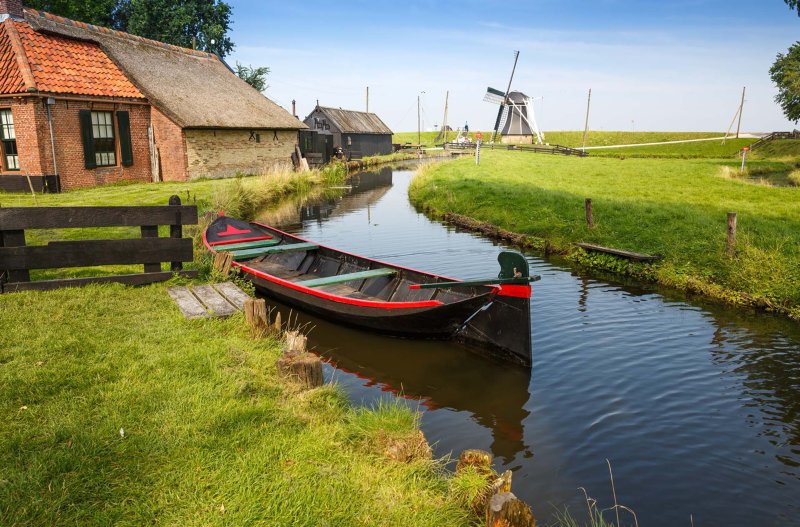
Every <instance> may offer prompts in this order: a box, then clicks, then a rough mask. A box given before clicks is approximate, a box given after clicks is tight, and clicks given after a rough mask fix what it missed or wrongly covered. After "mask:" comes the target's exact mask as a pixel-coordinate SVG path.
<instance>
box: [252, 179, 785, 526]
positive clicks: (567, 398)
mask: <svg viewBox="0 0 800 527" xmlns="http://www.w3.org/2000/svg"><path fill="white" fill-rule="evenodd" d="M412 177H413V167H410V168H406V169H395V170H392V169H389V168H383V169H381V170H376V171H374V172H367V173H362V174H359V175H358V176H356V177H355V178H354V179H353V187H352V189H350V190H346V191H342V192H344V195H342V196H338V197H329V198H325V199H320V200H317V201H314V202H309V203H299V204H296V205H289V206H288V207H287V206H284V207H282V209H281V210H280V211H272V212H270V211H265V213H264V214H263V216H262V219H263V220H264V221H268V222H275V223H277V224H280V225H281V226H282V227H283V228H285V229H286V230H288V231H289V232H292V233H295V234H298V235H300V236H303V237H307V238H309V239H311V240H314V241H317V242H319V243H322V244H325V245H331V246H334V247H337V248H340V249H343V250H346V251H350V252H354V253H358V254H362V255H365V256H369V257H374V258H378V259H381V260H387V261H389V262H392V263H397V264H400V265H405V266H409V267H415V268H419V269H421V270H425V271H430V272H434V273H439V274H443V275H448V276H454V277H458V278H463V279H470V278H480V277H485V276H493V275H495V274H496V273H497V271H498V266H497V261H496V258H497V254H498V252H499V251H500V250H501V248H502V246H500V245H498V244H497V243H495V242H493V241H491V240H488V239H485V238H483V237H480V236H476V235H474V234H471V233H467V232H459V231H458V230H456V229H454V228H452V227H450V226H447V225H443V224H441V223H438V222H435V221H431V220H430V219H429V218H427V217H426V216H425V215H424V214H422V213H419V212H417V211H416V210H415V209H414V207H413V206H412V205H411V204H410V203H409V201H408V194H407V189H408V184H409V182H410V180H411V178H412ZM527 258H528V260H529V262H530V265H531V272H532V273H535V274H539V275H541V276H542V280H541V281H540V282H537V283H535V284H534V296H533V309H532V321H531V324H532V331H533V367H532V369H531V370H530V371H527V370H525V369H520V368H518V367H513V366H509V365H505V364H500V363H495V362H493V361H491V360H488V359H485V358H483V357H480V356H477V355H475V354H472V353H470V352H468V351H466V350H464V349H462V348H460V347H459V346H458V345H456V344H452V343H444V342H426V341H408V340H400V339H392V338H385V337H380V336H375V335H371V334H367V333H363V332H359V331H355V330H351V329H348V328H343V327H337V326H334V325H331V324H327V323H325V322H324V321H321V320H317V319H314V318H312V317H308V316H305V317H303V316H302V315H301V321H309V322H311V324H312V325H313V327H314V329H313V331H312V332H311V335H310V339H309V340H310V345H311V346H313V347H314V349H315V351H316V352H318V353H320V354H321V355H322V356H324V357H325V359H326V361H327V363H328V365H327V366H326V379H328V380H330V379H332V380H334V381H335V382H337V383H338V384H339V385H341V386H342V387H343V388H344V389H345V390H346V391H347V393H348V394H349V395H350V397H351V399H352V400H353V401H354V402H355V403H358V404H367V405H369V404H373V403H374V402H375V401H376V400H378V399H380V398H382V397H400V398H401V400H404V401H407V403H408V404H409V405H410V406H411V407H412V408H415V409H417V408H418V409H419V410H420V411H421V412H422V418H421V424H422V429H423V431H424V433H425V435H426V437H427V438H428V440H429V441H430V442H431V443H432V444H433V446H434V452H435V454H436V455H438V456H443V455H446V454H448V453H451V452H452V454H453V455H454V456H456V457H457V456H458V454H459V452H460V451H461V450H463V449H467V448H482V449H486V450H489V451H491V452H492V453H493V454H494V456H495V468H496V469H497V470H498V471H502V470H505V469H511V470H513V471H514V484H513V487H514V492H515V493H516V494H517V495H518V496H519V497H520V498H522V499H524V500H526V501H527V502H528V503H530V504H532V506H533V508H534V513H535V514H536V515H537V517H538V518H539V519H540V521H541V520H544V522H545V524H547V523H548V522H549V520H551V519H552V516H553V513H554V512H555V511H556V510H563V508H564V507H565V506H568V507H569V509H570V511H571V512H572V514H573V516H574V517H575V518H576V519H578V520H579V521H580V522H581V523H588V521H586V512H585V511H586V502H585V499H584V496H583V492H582V491H581V490H579V488H581V487H582V488H585V489H586V491H587V492H588V495H589V496H591V497H592V498H594V499H597V500H598V504H599V507H600V508H601V509H602V508H608V507H611V506H612V505H613V504H614V500H613V496H612V490H611V484H610V481H609V472H608V466H607V464H606V460H607V459H608V460H609V461H610V462H611V465H612V467H613V475H614V483H615V485H616V493H617V499H618V502H619V503H620V504H623V505H625V506H627V507H630V508H631V509H633V510H634V511H635V512H636V514H637V516H638V521H639V525H642V526H644V525H647V526H675V525H686V526H690V525H692V522H693V524H694V525H697V526H702V525H705V526H711V525H725V526H726V527H732V526H739V525H741V526H745V525H747V526H753V525H759V526H772V525H775V526H777V525H781V526H787V525H800V326H798V325H797V324H795V323H792V322H790V321H788V320H785V319H781V318H778V317H772V316H769V315H764V314H758V313H752V312H749V311H739V310H732V309H727V308H724V307H720V306H716V305H709V304H705V303H703V302H701V301H696V300H687V299H686V298H684V297H682V296H680V295H678V294H676V293H674V292H669V291H663V290H660V289H658V288H656V287H654V286H649V285H642V284H635V283H626V282H620V281H616V280H614V279H608V278H607V277H605V278H604V277H600V276H594V275H592V274H591V273H587V272H583V271H578V270H576V269H574V268H571V267H570V266H568V265H567V264H566V263H565V262H562V261H558V260H553V259H545V258H543V257H541V256H537V255H527ZM621 518H622V520H623V521H622V523H623V524H631V525H632V524H633V519H632V518H631V517H630V516H626V515H625V514H624V513H623V514H622V516H621ZM626 518H627V519H626ZM606 519H607V520H612V519H613V513H611V512H609V513H607V514H606Z"/></svg>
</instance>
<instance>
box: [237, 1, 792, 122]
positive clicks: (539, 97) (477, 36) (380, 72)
mask: <svg viewBox="0 0 800 527" xmlns="http://www.w3.org/2000/svg"><path fill="white" fill-rule="evenodd" d="M227 1H228V3H229V4H230V5H231V6H232V8H233V16H232V22H233V24H232V32H231V37H232V39H233V41H234V43H235V44H236V48H235V49H234V51H233V52H232V53H231V54H230V55H229V56H228V57H226V60H227V61H228V62H229V63H230V64H231V65H233V64H234V63H235V62H237V61H238V62H240V63H242V64H245V65H253V66H268V67H269V68H270V70H271V71H270V74H269V77H268V84H269V88H267V90H266V91H265V92H264V93H265V95H266V96H268V97H269V98H270V99H272V100H273V101H275V102H276V103H278V104H280V105H281V106H283V107H284V108H286V109H287V110H290V111H291V104H292V100H293V99H294V100H296V101H297V114H298V115H299V116H300V117H301V118H304V117H305V116H306V115H308V114H309V113H310V112H311V110H313V108H314V106H315V105H316V103H317V100H319V103H320V104H321V105H322V106H333V107H342V108H345V109H351V110H362V111H363V110H364V109H365V107H366V88H367V86H369V110H370V111H371V112H375V113H377V114H378V115H379V116H380V117H381V119H383V121H384V122H385V123H386V124H387V125H388V126H389V127H390V128H391V129H392V130H394V131H395V132H402V131H416V130H417V97H419V99H420V107H421V112H420V113H421V115H422V119H421V120H422V128H423V130H433V129H434V126H436V125H440V124H441V123H442V120H443V114H444V103H445V94H446V92H447V91H449V110H448V114H449V116H448V124H450V126H452V127H453V128H454V129H455V128H458V127H461V126H463V125H464V124H466V123H468V124H469V127H470V129H472V130H478V129H483V130H489V129H491V128H493V126H494V121H495V117H496V115H497V107H496V106H494V105H492V104H490V103H487V102H484V101H483V96H484V94H485V92H486V88H487V87H488V86H492V87H494V88H497V89H500V90H503V91H505V88H506V86H507V84H508V80H509V75H510V74H511V68H512V66H513V63H514V51H519V52H520V55H519V62H518V65H517V69H516V74H515V75H514V80H513V83H512V90H519V91H522V92H524V93H525V94H527V95H529V96H531V97H533V98H535V99H536V100H535V102H534V109H535V113H536V119H537V121H538V122H539V126H540V128H541V129H542V130H582V129H583V125H584V119H585V114H586V103H587V95H588V91H589V89H591V90H592V100H591V112H590V117H589V128H590V129H591V130H641V131H657V130H664V131H725V130H727V129H728V127H729V126H730V125H731V122H732V120H733V118H734V116H735V114H736V111H737V108H738V105H739V102H740V99H741V96H742V88H743V87H746V88H747V93H746V100H745V106H744V112H743V116H742V117H743V118H742V130H743V131H752V132H764V131H775V130H792V129H793V128H794V126H795V124H794V123H793V122H790V121H788V120H787V119H786V118H785V117H784V116H783V114H782V112H781V110H780V107H778V105H777V104H776V103H775V102H774V97H775V94H776V89H775V87H774V85H773V84H772V82H771V81H770V78H769V68H770V66H771V65H772V63H773V62H774V60H775V57H776V54H777V53H779V52H785V51H786V50H787V49H788V47H789V46H791V45H792V44H793V43H794V42H795V41H797V40H800V17H798V16H797V13H796V12H793V11H791V10H790V9H789V8H788V7H787V6H786V4H785V3H784V2H783V0H748V1H741V0H727V1H722V0H673V1H662V2H656V1H651V0H636V1H634V0H594V1H584V0H528V1H517V2H494V1H492V0H482V1H475V0H460V1H458V2H452V1H447V0H439V1H435V0H405V1H382V0H372V1H362V0H357V1H347V0H340V1H339V2H328V1H319V0H303V1H302V2H299V1H291V0H290V1H286V0H284V1H280V2H273V1H261V2H259V1H250V0H247V1H237V0H227ZM734 127H735V124H734Z"/></svg>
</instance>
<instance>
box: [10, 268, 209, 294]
mask: <svg viewBox="0 0 800 527" xmlns="http://www.w3.org/2000/svg"><path fill="white" fill-rule="evenodd" d="M177 274H179V275H180V276H185V277H187V278H197V271H181V272H180V273H177ZM174 275H175V273H169V272H161V273H137V274H119V275H113V276H89V277H86V278H65V279H59V280H39V281H37V282H11V283H7V284H4V285H3V292H5V293H11V292H14V291H50V290H53V289H60V288H62V287H83V286H86V285H90V284H108V283H118V284H124V285H132V286H135V285H147V284H152V283H155V282H164V281H165V280H169V279H170V278H172V277H173V276H174Z"/></svg>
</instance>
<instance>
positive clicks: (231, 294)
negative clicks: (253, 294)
mask: <svg viewBox="0 0 800 527" xmlns="http://www.w3.org/2000/svg"><path fill="white" fill-rule="evenodd" d="M214 289H216V290H217V292H218V293H219V294H221V295H222V296H224V297H225V299H226V300H227V301H228V302H230V303H231V304H233V305H234V306H236V307H237V308H238V309H240V310H244V303H245V301H247V300H249V299H250V295H248V294H247V293H245V292H244V291H242V290H241V289H239V288H238V287H236V286H235V285H234V284H233V282H223V283H221V284H214Z"/></svg>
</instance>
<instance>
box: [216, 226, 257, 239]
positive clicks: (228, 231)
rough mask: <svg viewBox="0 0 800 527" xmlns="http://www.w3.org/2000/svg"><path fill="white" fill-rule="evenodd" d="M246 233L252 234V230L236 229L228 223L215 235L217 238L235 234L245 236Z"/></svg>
mask: <svg viewBox="0 0 800 527" xmlns="http://www.w3.org/2000/svg"><path fill="white" fill-rule="evenodd" d="M248 232H253V229H237V228H236V227H234V226H233V225H231V224H230V223H229V224H228V226H227V227H226V228H225V230H224V231H220V232H218V233H217V236H234V235H236V234H247V233H248Z"/></svg>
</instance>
